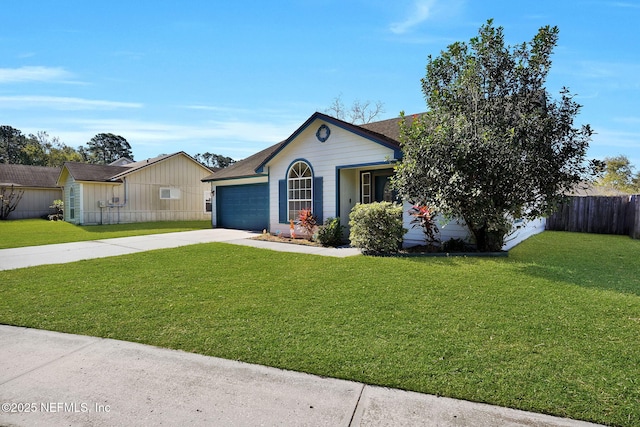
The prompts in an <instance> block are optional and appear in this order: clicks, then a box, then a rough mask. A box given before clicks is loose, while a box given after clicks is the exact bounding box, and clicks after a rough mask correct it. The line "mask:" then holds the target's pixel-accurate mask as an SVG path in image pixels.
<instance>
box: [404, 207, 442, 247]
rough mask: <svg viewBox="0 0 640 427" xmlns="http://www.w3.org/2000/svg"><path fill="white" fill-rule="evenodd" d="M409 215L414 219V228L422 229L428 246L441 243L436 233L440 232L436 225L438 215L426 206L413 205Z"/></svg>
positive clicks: (412, 222)
mask: <svg viewBox="0 0 640 427" xmlns="http://www.w3.org/2000/svg"><path fill="white" fill-rule="evenodd" d="M409 215H411V216H412V217H413V219H412V220H411V224H412V227H413V228H416V227H420V228H422V233H423V234H424V240H425V242H426V243H427V245H433V244H435V243H437V242H439V241H440V239H438V238H437V237H436V233H438V232H439V230H438V226H437V225H436V223H435V217H436V213H435V212H434V211H433V210H431V209H430V208H429V207H428V206H425V205H413V206H412V207H411V209H409Z"/></svg>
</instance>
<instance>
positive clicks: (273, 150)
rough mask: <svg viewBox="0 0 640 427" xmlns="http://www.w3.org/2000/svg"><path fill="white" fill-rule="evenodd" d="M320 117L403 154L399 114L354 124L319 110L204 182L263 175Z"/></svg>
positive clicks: (397, 155)
mask: <svg viewBox="0 0 640 427" xmlns="http://www.w3.org/2000/svg"><path fill="white" fill-rule="evenodd" d="M317 119H320V120H323V121H325V122H327V123H331V124H333V125H335V126H338V127H340V128H342V129H345V130H347V131H349V132H352V133H354V134H356V135H359V136H361V137H363V138H366V139H368V140H370V141H373V142H375V143H378V144H382V145H384V146H385V147H388V148H391V149H392V150H393V152H394V157H395V158H397V159H399V158H401V157H402V151H401V147H400V143H399V142H398V141H399V138H400V125H399V124H400V120H401V119H400V118H399V117H396V118H393V119H388V120H382V121H379V122H373V123H367V124H364V125H354V124H352V123H348V122H345V121H343V120H339V119H336V118H335V117H331V116H328V115H326V114H322V113H318V112H316V113H314V114H313V115H311V117H309V118H308V119H307V120H306V121H305V122H304V123H303V124H302V126H300V127H299V128H298V129H296V131H295V132H294V133H292V134H291V136H289V138H287V139H285V140H284V141H281V142H279V143H277V144H274V145H272V146H270V147H267V148H265V149H264V150H262V151H260V152H258V153H256V154H254V155H252V156H250V157H247V158H246V159H242V160H240V161H238V162H236V163H234V164H233V165H231V166H229V167H227V168H224V169H221V170H220V171H217V172H215V173H213V174H211V175H209V176H208V177H206V178H203V179H202V181H218V180H220V181H222V180H227V179H237V178H248V177H255V176H262V175H264V173H263V169H264V166H265V165H266V164H267V162H269V161H270V160H271V159H272V158H274V157H275V156H277V155H278V153H279V152H280V151H282V149H284V148H285V147H286V146H287V145H288V144H290V143H291V142H292V141H293V140H294V139H295V138H296V137H297V136H298V135H300V133H302V132H303V131H304V130H305V129H306V128H308V127H309V126H310V125H311V124H312V123H313V122H314V121H315V120H317Z"/></svg>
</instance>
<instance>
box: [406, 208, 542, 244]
mask: <svg viewBox="0 0 640 427" xmlns="http://www.w3.org/2000/svg"><path fill="white" fill-rule="evenodd" d="M403 208H404V212H403V221H404V226H405V227H406V228H407V229H408V230H409V231H408V232H407V234H405V235H404V242H403V246H404V247H411V246H417V245H424V244H425V241H424V235H423V233H422V229H421V228H420V227H416V228H412V227H411V220H412V219H413V218H412V217H411V215H409V213H408V212H409V209H411V205H410V204H409V203H404V206H403ZM545 223H546V220H545V218H538V219H535V220H531V221H516V222H515V224H514V230H513V231H512V232H511V233H510V234H508V235H507V236H506V237H505V244H504V246H503V247H502V250H505V251H507V250H509V249H511V248H513V247H514V246H516V245H517V244H518V243H520V242H522V241H523V240H525V239H527V238H529V237H531V236H533V235H534V234H538V233H541V232H543V231H544V228H545ZM436 225H437V226H438V229H439V231H440V232H439V233H438V234H437V237H438V238H439V239H440V241H442V242H446V241H447V240H449V239H462V240H464V241H466V242H472V241H473V236H472V235H471V232H470V231H469V229H468V228H467V227H466V225H464V223H463V222H462V221H459V220H455V219H454V220H446V219H445V218H443V217H442V216H438V217H436Z"/></svg>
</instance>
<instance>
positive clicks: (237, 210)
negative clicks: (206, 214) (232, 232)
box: [216, 183, 269, 231]
mask: <svg viewBox="0 0 640 427" xmlns="http://www.w3.org/2000/svg"><path fill="white" fill-rule="evenodd" d="M216 217H217V221H216V222H217V226H218V227H220V228H234V229H238V230H254V231H262V230H264V229H268V228H269V184H267V183H261V184H249V185H229V186H218V187H216Z"/></svg>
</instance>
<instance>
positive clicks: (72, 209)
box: [69, 187, 76, 219]
mask: <svg viewBox="0 0 640 427" xmlns="http://www.w3.org/2000/svg"><path fill="white" fill-rule="evenodd" d="M75 218H76V192H75V188H73V187H71V188H70V189H69V219H75Z"/></svg>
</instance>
